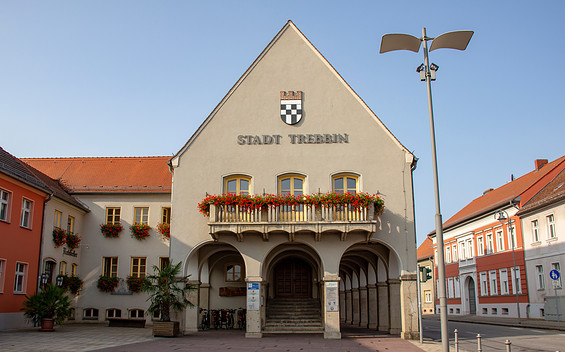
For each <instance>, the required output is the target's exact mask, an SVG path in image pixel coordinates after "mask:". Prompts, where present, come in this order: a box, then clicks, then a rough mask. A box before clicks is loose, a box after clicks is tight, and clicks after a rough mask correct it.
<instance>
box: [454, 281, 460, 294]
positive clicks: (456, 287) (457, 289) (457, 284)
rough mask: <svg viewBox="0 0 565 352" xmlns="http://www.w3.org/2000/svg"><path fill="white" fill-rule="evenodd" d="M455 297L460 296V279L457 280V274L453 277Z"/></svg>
mask: <svg viewBox="0 0 565 352" xmlns="http://www.w3.org/2000/svg"><path fill="white" fill-rule="evenodd" d="M454 285H455V298H460V297H461V284H460V280H459V276H456V277H455V283H454Z"/></svg>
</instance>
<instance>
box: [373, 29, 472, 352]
mask: <svg viewBox="0 0 565 352" xmlns="http://www.w3.org/2000/svg"><path fill="white" fill-rule="evenodd" d="M472 36H473V32H472V31H457V32H449V33H444V34H442V35H440V36H438V37H436V38H430V37H428V36H427V35H426V28H425V27H424V28H422V37H421V38H417V37H414V36H412V35H409V34H385V35H383V38H382V40H381V50H380V53H381V54H383V53H387V52H389V51H395V50H410V51H413V52H415V53H417V52H418V51H420V44H421V43H422V42H423V43H424V64H423V65H420V66H419V67H418V69H417V71H418V72H419V73H420V79H421V80H422V81H423V80H425V81H426V85H427V88H428V111H429V115H430V135H431V140H432V161H433V172H434V188H435V203H436V215H435V223H436V238H437V249H438V279H439V307H440V320H441V343H442V350H443V351H444V352H449V332H448V330H447V297H446V296H447V290H446V287H445V256H444V254H443V225H442V219H441V208H440V201H439V181H438V172H437V156H436V138H435V128H434V111H433V105H432V80H435V71H437V69H438V68H439V66H437V65H436V64H431V65H430V60H429V58H428V41H432V44H431V46H430V51H434V50H436V49H442V48H445V49H457V50H465V49H466V48H467V45H468V44H469V41H470V40H471V37H472ZM421 330H422V327H421V326H420V334H421V333H422V331H421Z"/></svg>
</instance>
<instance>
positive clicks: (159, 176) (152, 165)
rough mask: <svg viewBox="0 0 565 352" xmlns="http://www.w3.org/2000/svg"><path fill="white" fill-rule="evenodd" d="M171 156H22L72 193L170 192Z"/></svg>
mask: <svg viewBox="0 0 565 352" xmlns="http://www.w3.org/2000/svg"><path fill="white" fill-rule="evenodd" d="M169 159H170V157H106V158H38V159H35V158H23V159H21V160H23V161H25V162H26V163H28V164H29V165H31V166H32V167H34V168H36V169H38V170H40V171H41V172H43V173H45V174H47V175H48V176H50V177H51V178H53V179H56V180H60V181H61V183H62V184H63V185H64V186H65V187H66V188H67V189H69V191H70V192H71V193H124V192H126V193H170V192H171V183H172V176H171V173H170V172H169V166H168V165H167V162H168V161H169Z"/></svg>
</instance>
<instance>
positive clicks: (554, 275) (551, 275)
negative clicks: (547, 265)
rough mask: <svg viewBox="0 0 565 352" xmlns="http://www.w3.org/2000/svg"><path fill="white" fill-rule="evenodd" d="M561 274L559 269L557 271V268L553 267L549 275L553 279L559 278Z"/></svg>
mask: <svg viewBox="0 0 565 352" xmlns="http://www.w3.org/2000/svg"><path fill="white" fill-rule="evenodd" d="M559 276H561V275H560V274H559V271H557V270H555V269H553V270H551V271H550V272H549V277H550V278H551V279H552V280H559Z"/></svg>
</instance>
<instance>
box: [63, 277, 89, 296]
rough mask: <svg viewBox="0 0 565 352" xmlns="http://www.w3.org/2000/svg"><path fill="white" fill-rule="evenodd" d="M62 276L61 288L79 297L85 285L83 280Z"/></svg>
mask: <svg viewBox="0 0 565 352" xmlns="http://www.w3.org/2000/svg"><path fill="white" fill-rule="evenodd" d="M61 276H62V277H63V285H62V286H61V287H63V288H64V289H66V290H67V291H69V292H70V293H72V294H74V295H78V294H79V292H80V290H82V285H83V283H84V282H83V281H82V279H81V278H80V277H78V276H67V275H61Z"/></svg>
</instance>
